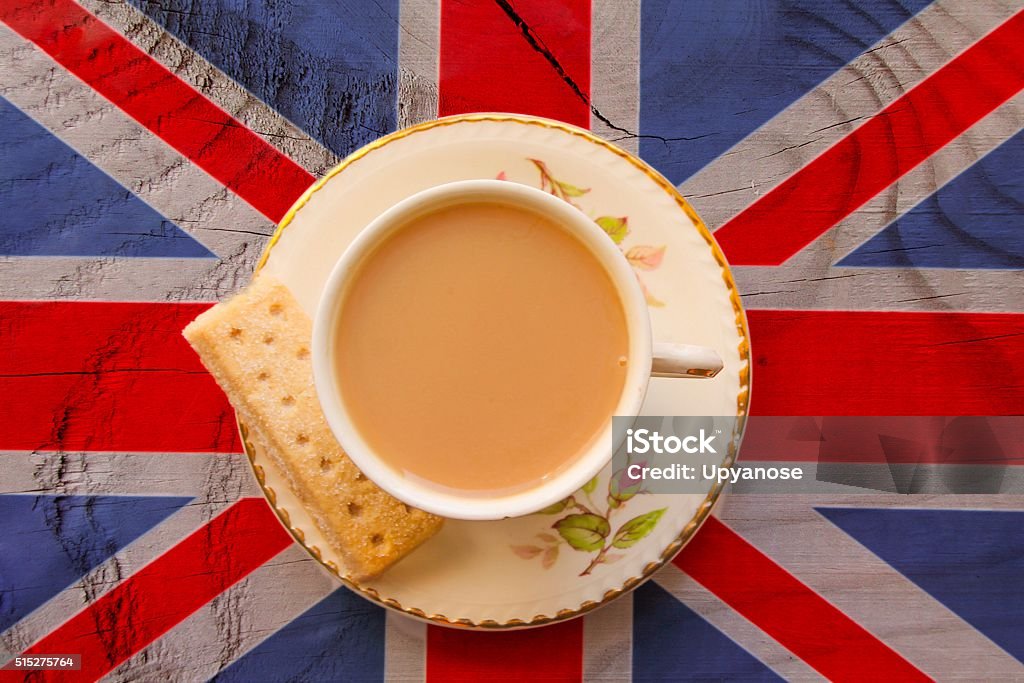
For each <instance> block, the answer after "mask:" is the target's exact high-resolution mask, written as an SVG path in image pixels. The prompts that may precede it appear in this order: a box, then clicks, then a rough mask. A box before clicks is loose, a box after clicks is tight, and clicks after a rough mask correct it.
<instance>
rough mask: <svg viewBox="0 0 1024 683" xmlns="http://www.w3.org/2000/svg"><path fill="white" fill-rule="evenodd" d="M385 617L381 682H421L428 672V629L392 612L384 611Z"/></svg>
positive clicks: (417, 622)
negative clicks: (382, 675) (382, 678)
mask: <svg viewBox="0 0 1024 683" xmlns="http://www.w3.org/2000/svg"><path fill="white" fill-rule="evenodd" d="M386 617H387V621H386V622H385V623H386V628H387V630H386V631H385V637H384V680H385V681H422V680H424V678H425V677H426V670H427V625H426V624H425V623H424V622H422V621H417V620H416V619H413V618H412V617H407V616H405V615H404V614H399V613H397V612H394V611H392V610H387V612H386Z"/></svg>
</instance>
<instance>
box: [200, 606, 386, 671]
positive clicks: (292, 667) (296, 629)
mask: <svg viewBox="0 0 1024 683" xmlns="http://www.w3.org/2000/svg"><path fill="white" fill-rule="evenodd" d="M285 588H287V587H285ZM383 678H384V609H383V608H381V607H377V606H376V605H373V604H372V603H370V602H369V601H368V600H365V599H364V598H361V597H359V596H358V595H356V594H355V593H353V592H352V591H350V590H349V589H347V588H339V589H337V590H336V591H334V592H333V593H331V594H330V595H328V596H327V597H326V598H324V599H323V600H321V601H320V602H318V603H317V604H316V605H314V606H313V607H311V608H310V609H309V610H307V611H306V612H304V613H303V614H302V615H301V616H299V617H298V618H297V619H295V620H294V621H292V622H291V623H289V624H287V625H286V626H284V627H283V628H282V629H281V630H279V631H278V632H277V633H275V634H273V635H272V636H270V637H269V638H267V639H266V640H264V641H263V642H262V643H260V644H259V645H257V646H256V647H255V648H253V649H252V650H250V651H249V652H247V653H246V654H245V655H244V656H242V657H241V658H240V659H238V660H236V661H235V662H234V663H233V664H231V666H229V667H228V668H226V669H224V670H223V671H222V672H220V673H219V674H218V675H217V676H216V677H215V678H214V679H213V680H215V681H218V682H219V683H227V682H230V681H238V682H239V683H249V682H250V681H381V680H383Z"/></svg>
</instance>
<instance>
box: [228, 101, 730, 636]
mask: <svg viewBox="0 0 1024 683" xmlns="http://www.w3.org/2000/svg"><path fill="white" fill-rule="evenodd" d="M473 178H499V179H504V180H507V181H509V182H518V183H523V184H526V185H530V186H533V187H539V188H541V189H543V190H545V191H548V192H551V193H552V194H555V195H556V196H559V197H561V198H562V199H564V200H566V201H568V202H570V203H572V204H574V205H576V206H577V207H578V208H579V209H580V210H582V211H584V212H585V213H586V214H588V215H590V216H591V217H592V218H593V219H594V220H595V221H597V223H598V224H599V225H601V227H603V228H604V229H605V231H606V232H607V233H608V234H609V235H610V236H611V237H612V239H613V240H614V241H615V242H616V243H617V244H618V245H619V248H620V249H621V250H622V251H623V253H624V254H625V255H626V257H627V259H628V260H629V261H630V262H631V263H632V265H633V267H634V270H635V271H636V273H637V275H638V277H639V278H640V280H641V282H642V283H643V286H644V291H645V292H646V296H647V301H648V305H649V307H650V312H651V326H652V330H653V334H654V338H655V339H656V340H658V341H666V342H680V343H688V344H699V345H703V346H709V347H712V348H714V349H715V350H717V351H718V353H719V354H720V355H721V357H722V358H723V360H724V361H725V368H724V370H723V371H722V372H721V373H720V374H719V375H718V377H716V378H715V379H713V380H678V379H659V378H655V379H652V380H651V384H650V388H649V390H648V393H647V399H646V401H645V403H644V407H643V411H642V413H641V414H642V415H733V414H735V415H736V416H737V418H738V419H737V420H736V432H735V433H734V434H733V435H732V436H733V438H732V440H731V443H730V448H729V449H728V453H727V454H726V455H725V457H724V462H723V464H724V465H726V466H727V465H730V464H731V463H732V461H733V459H734V458H735V454H736V446H737V444H738V443H739V438H740V436H741V432H742V429H743V426H744V423H745V417H746V413H747V405H748V403H749V397H750V347H749V341H748V334H747V326H746V319H745V316H744V313H743V309H742V307H741V304H740V297H739V293H738V292H737V291H736V287H735V285H734V283H733V278H732V275H731V274H730V272H729V268H728V265H727V264H726V262H725V258H724V257H723V256H722V253H721V251H720V250H719V249H718V246H717V245H716V244H715V242H714V240H713V238H712V237H711V233H710V232H709V231H708V229H707V227H706V226H705V225H704V224H703V223H702V222H701V220H700V218H699V217H698V216H697V214H696V213H695V212H694V210H693V209H692V208H691V207H690V205H689V204H688V203H687V202H686V200H685V199H683V197H682V196H681V195H679V193H678V192H677V191H676V189H675V187H673V186H672V185H671V184H670V183H669V182H668V181H667V180H665V179H664V178H663V177H662V176H661V175H659V174H658V173H657V172H656V171H654V170H653V169H651V168H650V167H649V166H647V165H646V164H645V163H644V162H642V161H640V160H639V159H637V158H635V157H633V156H631V155H630V154H628V153H627V152H625V151H623V150H621V149H619V148H617V147H615V146H613V145H611V144H609V143H607V142H604V141H603V140H601V139H600V138H598V137H596V136H594V135H592V134H591V133H589V132H588V131H585V130H582V129H579V128H575V127H573V126H569V125H566V124H563V123H559V122H556V121H551V120H547V119H539V118H533V117H524V116H515V115H510V114H471V115H464V116H454V117H449V118H445V119H440V120H437V121H430V122H427V123H423V124H420V125H417V126H414V127H412V128H407V129H405V130H401V131H398V132H396V133H392V134H391V135H388V136H385V137H383V138H380V139H379V140H377V141H375V142H373V143H371V144H369V145H367V146H366V147H364V148H362V149H361V150H359V151H358V152H355V153H354V154H352V155H351V156H349V157H348V158H347V159H345V160H344V161H343V162H342V163H341V164H340V165H339V166H337V167H336V168H334V169H333V170H331V171H330V172H329V173H328V174H327V176H326V177H324V178H323V179H322V180H320V181H319V182H317V183H316V184H315V185H314V186H313V187H312V188H310V189H309V190H308V191H307V192H306V193H305V194H304V195H303V196H302V197H301V198H300V199H299V201H298V202H297V203H296V204H295V206H294V207H292V209H291V210H290V211H289V212H288V214H287V215H286V216H285V218H284V220H283V221H282V222H281V225H280V226H279V227H278V229H277V232H276V233H275V234H274V236H273V237H272V238H271V240H270V243H269V244H268V246H267V249H266V251H265V253H264V254H263V257H262V259H261V260H260V264H259V266H258V268H265V269H266V271H267V272H269V273H271V274H272V275H274V276H275V277H276V278H278V279H279V280H280V281H281V282H283V283H284V284H285V285H286V286H288V288H289V289H291V291H292V293H293V294H294V295H295V297H296V299H297V300H298V302H299V303H300V305H301V306H302V307H303V308H304V309H305V310H306V312H307V313H308V314H309V315H310V317H311V318H312V317H313V315H314V313H315V311H316V307H317V304H318V302H319V299H320V295H321V292H322V289H323V287H324V283H325V282H326V280H327V276H328V274H329V273H330V271H331V269H332V267H333V266H334V264H335V262H336V261H337V260H338V258H339V257H340V256H341V254H342V252H343V251H344V250H345V248H346V247H347V246H348V244H349V242H351V241H352V239H353V238H354V237H355V235H356V234H357V233H358V232H359V231H360V230H361V229H362V228H363V227H364V226H366V225H367V224H368V223H370V221H371V220H373V219H374V218H375V217H376V216H377V215H379V214H380V213H382V212H383V211H384V210H385V209H387V208H388V207H390V206H392V205H393V204H395V203H397V202H398V201H400V200H402V199H404V198H406V197H408V196H410V195H412V194H414V193H416V192H419V191H421V190H424V189H427V188H429V187H433V186H435V185H440V184H442V183H447V182H451V181H455V180H467V179H473ZM240 429H241V431H242V436H243V441H244V442H245V445H246V451H247V453H248V454H249V458H250V461H251V462H252V466H253V470H254V472H255V474H256V477H257V479H258V480H259V482H260V485H261V486H262V488H263V491H264V493H265V494H266V496H267V499H268V501H269V502H270V504H271V505H272V506H273V507H274V509H275V510H276V511H277V513H278V515H279V517H280V518H281V521H282V522H283V523H284V525H285V526H286V527H287V528H288V529H289V530H290V531H291V533H292V535H293V536H294V537H295V538H296V540H297V541H298V542H299V543H300V544H302V545H303V547H305V548H306V549H307V550H308V551H309V552H310V553H311V554H312V555H313V557H315V558H316V559H317V560H319V561H320V562H321V563H322V564H323V565H324V566H326V567H327V568H328V569H329V570H330V571H331V572H332V573H334V574H335V575H336V576H338V577H339V578H340V579H341V580H342V581H343V582H345V583H346V584H347V585H348V586H349V587H350V588H352V589H353V590H355V591H357V592H358V593H360V594H361V595H363V596H364V597H366V598H368V599H370V600H373V601H375V602H378V603H380V604H382V605H384V606H386V607H388V608H391V609H394V610H398V611H400V612H402V613H404V614H407V615H411V616H413V617H417V618H420V619H423V620H426V621H429V622H432V623H436V624H441V625H445V626H454V627H462V628H478V629H510V628H525V627H529V626H539V625H543V624H547V623H551V622H554V621H561V620H565V619H571V618H573V617H576V616H579V615H581V614H584V613H586V612H588V611H590V610H593V609H595V608H597V607H600V606H601V605H603V604H605V603H607V602H609V601H610V600H613V599H614V598H616V597H618V596H619V595H622V594H623V593H624V592H627V591H629V590H631V589H633V588H635V587H636V586H637V585H639V584H640V583H641V582H643V581H644V580H645V579H646V578H648V577H649V576H650V575H651V574H652V573H653V572H654V571H656V570H657V569H658V568H659V567H661V566H662V565H664V564H665V563H666V562H668V561H669V560H670V559H672V557H673V556H674V555H675V554H676V553H677V552H678V551H679V549H680V548H682V546H683V545H684V544H685V543H686V542H687V541H688V540H689V539H690V538H691V537H692V536H693V534H694V533H695V532H696V531H697V529H698V528H699V526H700V524H701V523H702V522H703V521H704V520H705V519H706V518H707V516H708V514H709V513H710V511H711V508H712V506H713V505H714V504H715V502H716V500H717V499H718V497H719V496H720V495H721V493H722V485H720V484H716V485H712V484H710V483H709V484H708V485H707V490H706V491H703V492H700V493H692V494H672V495H663V494H650V493H644V492H637V491H634V490H630V489H623V488H622V487H620V486H619V485H618V481H619V480H618V477H615V476H613V474H615V473H613V472H612V471H611V465H608V466H606V467H605V469H604V470H603V471H602V472H601V473H600V474H599V475H598V476H597V477H595V479H593V480H591V481H590V482H588V483H587V485H586V486H584V488H583V489H581V490H580V491H578V492H577V493H576V494H574V495H573V496H572V497H570V498H569V499H566V500H565V501H562V502H560V503H557V504H555V505H553V506H551V507H549V508H547V509H545V510H544V511H542V512H540V513H537V514H533V515H528V516H526V517H519V518H515V519H506V520H501V521H494V522H467V521H457V520H449V521H446V522H445V525H444V527H443V529H442V530H441V532H440V533H439V534H438V535H437V536H435V537H434V538H432V539H431V540H430V541H428V542H427V543H425V544H424V545H423V546H421V547H420V548H418V549H417V550H416V551H415V552H413V553H412V554H411V555H409V556H408V557H406V558H405V559H403V560H402V561H401V562H399V563H398V564H397V565H395V566H394V567H392V568H391V569H390V570H389V571H388V572H386V573H385V574H384V575H383V576H381V577H379V578H377V579H373V580H370V581H361V582H358V583H357V582H354V581H352V580H351V579H350V578H349V577H348V576H347V575H346V571H345V567H344V565H343V563H342V561H341V559H340V558H339V557H338V556H337V555H336V554H335V553H333V552H332V551H331V550H330V546H329V545H328V544H327V543H326V542H325V541H324V538H323V536H322V535H321V534H320V532H319V531H318V530H317V527H316V525H315V524H314V523H313V520H312V519H311V517H310V516H309V514H308V513H306V511H305V510H304V509H303V508H302V506H301V505H300V504H299V503H298V501H297V499H296V498H295V497H294V496H293V495H292V494H291V492H290V491H289V490H288V487H287V485H286V484H285V480H284V477H283V476H282V475H281V473H280V472H279V471H277V470H276V469H275V467H274V465H273V464H272V463H271V462H270V461H269V459H268V458H267V457H266V455H265V454H264V453H262V452H261V451H260V449H258V448H254V447H253V445H252V444H250V443H249V440H248V439H247V438H246V430H245V427H244V425H240Z"/></svg>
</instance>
